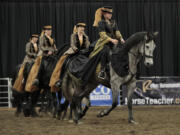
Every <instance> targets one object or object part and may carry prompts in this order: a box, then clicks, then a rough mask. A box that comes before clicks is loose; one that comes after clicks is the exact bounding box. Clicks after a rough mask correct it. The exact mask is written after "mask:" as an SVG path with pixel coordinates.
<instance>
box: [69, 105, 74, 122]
mask: <svg viewBox="0 0 180 135" xmlns="http://www.w3.org/2000/svg"><path fill="white" fill-rule="evenodd" d="M69 122H70V123H72V122H73V120H72V104H70V112H69Z"/></svg>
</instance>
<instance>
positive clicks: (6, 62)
mask: <svg viewBox="0 0 180 135" xmlns="http://www.w3.org/2000/svg"><path fill="white" fill-rule="evenodd" d="M103 5H105V6H106V5H111V6H113V9H114V13H113V18H114V19H115V20H116V21H117V23H118V27H119V29H120V31H121V33H122V35H123V37H124V38H125V39H127V38H128V37H129V36H130V35H132V34H133V33H135V32H138V31H159V36H158V38H157V39H156V44H157V48H156V51H155V53H154V55H155V59H154V61H155V65H154V66H153V67H152V68H150V69H146V68H144V66H143V64H141V66H140V71H141V75H148V76H150V75H161V76H179V75H180V54H179V52H180V47H179V45H180V37H179V34H180V2H178V0H156V1H155V0H146V1H145V0H119V1H117V0H104V1H100V0H98V1H89V0H83V1H82V0H81V1H80V0H79V1H76V2H75V1H72V0H66V1H55V0H54V1H48V0H37V1H35V0H29V1H22V0H21V1H12V0H9V1H4V2H3V1H2V2H1V3H0V78H2V77H11V73H12V71H13V69H14V67H15V66H16V65H18V64H20V63H21V62H22V61H23V58H24V56H25V44H26V42H27V41H28V40H29V37H30V35H31V34H32V33H40V32H41V29H42V27H43V26H44V25H48V24H50V25H52V26H53V36H54V37H55V40H56V44H57V47H58V48H60V47H61V46H62V45H63V44H64V43H68V42H70V34H71V33H72V30H73V26H74V24H75V23H76V22H77V18H81V20H84V21H85V23H87V29H86V32H87V34H88V35H89V38H90V41H91V42H92V41H94V40H96V39H97V38H98V33H97V31H96V29H95V28H93V27H92V24H93V21H94V14H95V11H96V9H97V8H99V7H102V6H103ZM78 20H79V19H78Z"/></svg>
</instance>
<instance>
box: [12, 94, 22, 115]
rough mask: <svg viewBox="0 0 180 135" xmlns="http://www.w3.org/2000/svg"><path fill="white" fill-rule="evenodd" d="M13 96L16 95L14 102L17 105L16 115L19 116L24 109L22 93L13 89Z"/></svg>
mask: <svg viewBox="0 0 180 135" xmlns="http://www.w3.org/2000/svg"><path fill="white" fill-rule="evenodd" d="M13 97H14V100H13V104H14V105H15V106H16V112H15V116H16V117H18V116H19V114H20V113H21V111H22V103H23V101H22V96H21V93H18V92H16V91H13Z"/></svg>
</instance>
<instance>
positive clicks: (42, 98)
mask: <svg viewBox="0 0 180 135" xmlns="http://www.w3.org/2000/svg"><path fill="white" fill-rule="evenodd" d="M44 96H45V94H44V92H42V93H41V94H40V100H41V106H40V109H39V113H41V112H42V111H43V110H44Z"/></svg>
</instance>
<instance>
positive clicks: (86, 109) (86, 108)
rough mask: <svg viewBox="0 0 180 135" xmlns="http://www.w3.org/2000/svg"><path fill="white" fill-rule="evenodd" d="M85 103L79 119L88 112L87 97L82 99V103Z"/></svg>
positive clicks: (88, 102) (88, 103)
mask: <svg viewBox="0 0 180 135" xmlns="http://www.w3.org/2000/svg"><path fill="white" fill-rule="evenodd" d="M83 101H85V107H84V109H83V113H82V115H81V116H80V118H83V117H84V116H85V115H86V112H87V111H88V109H89V107H90V104H91V103H90V101H89V96H87V97H85V98H83V100H82V102H83Z"/></svg>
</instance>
